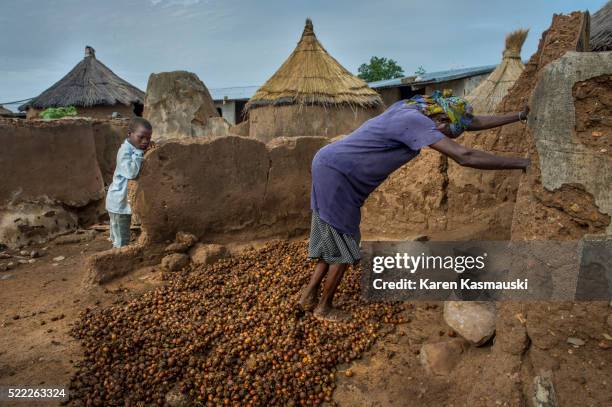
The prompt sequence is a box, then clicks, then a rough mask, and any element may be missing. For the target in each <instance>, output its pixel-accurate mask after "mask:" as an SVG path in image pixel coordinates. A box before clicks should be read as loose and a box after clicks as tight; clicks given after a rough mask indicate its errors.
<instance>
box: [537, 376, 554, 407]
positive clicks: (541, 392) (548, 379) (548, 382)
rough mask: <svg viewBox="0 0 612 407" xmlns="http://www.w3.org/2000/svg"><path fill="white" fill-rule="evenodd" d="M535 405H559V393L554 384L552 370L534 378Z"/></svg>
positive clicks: (542, 406) (550, 406)
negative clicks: (556, 391)
mask: <svg viewBox="0 0 612 407" xmlns="http://www.w3.org/2000/svg"><path fill="white" fill-rule="evenodd" d="M533 405H534V406H535V407H557V405H558V404H557V394H556V393H555V388H554V387H553V384H552V372H551V371H546V372H543V373H542V374H541V375H539V376H536V377H534V379H533Z"/></svg>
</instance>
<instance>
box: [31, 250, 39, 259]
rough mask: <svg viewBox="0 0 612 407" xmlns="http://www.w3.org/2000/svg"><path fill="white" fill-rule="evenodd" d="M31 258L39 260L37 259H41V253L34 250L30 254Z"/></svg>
mask: <svg viewBox="0 0 612 407" xmlns="http://www.w3.org/2000/svg"><path fill="white" fill-rule="evenodd" d="M30 257H31V258H33V259H35V258H37V257H40V253H39V252H38V251H36V250H32V251H31V252H30Z"/></svg>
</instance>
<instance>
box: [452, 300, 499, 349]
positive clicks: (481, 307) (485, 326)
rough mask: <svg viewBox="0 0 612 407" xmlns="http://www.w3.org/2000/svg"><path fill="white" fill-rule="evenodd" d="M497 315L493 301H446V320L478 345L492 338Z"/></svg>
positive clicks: (460, 333) (456, 330)
mask: <svg viewBox="0 0 612 407" xmlns="http://www.w3.org/2000/svg"><path fill="white" fill-rule="evenodd" d="M496 316H497V312H496V309H495V303H493V302H481V301H478V302H477V301H446V302H445V303H444V321H445V322H446V323H447V324H448V325H449V326H450V327H451V328H453V329H454V330H455V332H457V333H458V334H459V335H461V336H462V337H463V338H465V339H467V340H468V341H469V342H471V343H472V344H474V345H476V346H480V345H482V344H484V343H485V342H487V341H488V340H489V339H491V337H492V336H493V334H494V333H495V320H496Z"/></svg>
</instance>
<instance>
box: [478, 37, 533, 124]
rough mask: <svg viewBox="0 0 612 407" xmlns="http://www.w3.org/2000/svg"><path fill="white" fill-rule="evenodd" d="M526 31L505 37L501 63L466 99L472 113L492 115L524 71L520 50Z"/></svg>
mask: <svg viewBox="0 0 612 407" xmlns="http://www.w3.org/2000/svg"><path fill="white" fill-rule="evenodd" d="M528 32H529V30H527V29H519V30H516V31H513V32H511V33H510V34H508V35H506V48H505V49H504V52H503V54H502V55H503V58H502V61H501V63H500V64H499V65H497V67H496V68H495V70H494V71H493V72H491V74H490V75H489V76H488V77H487V78H486V79H485V80H483V81H482V82H481V83H480V84H479V85H478V86H477V87H476V88H475V89H474V90H473V91H472V92H471V93H470V94H469V95H468V96H466V99H467V100H468V101H469V102H470V103H471V104H472V106H473V107H474V113H476V114H487V113H493V112H494V111H495V109H496V107H497V105H498V104H499V103H500V102H501V101H502V99H503V98H504V97H505V96H506V95H507V94H508V90H509V89H510V88H511V87H512V85H514V82H516V80H517V79H518V77H519V76H520V75H521V73H522V72H523V69H525V66H524V65H523V63H522V62H521V48H522V47H523V43H524V42H525V39H526V38H527V33H528Z"/></svg>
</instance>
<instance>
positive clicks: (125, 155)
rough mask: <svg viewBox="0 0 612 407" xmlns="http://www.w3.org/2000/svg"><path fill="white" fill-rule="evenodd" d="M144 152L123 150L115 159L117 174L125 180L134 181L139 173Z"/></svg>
mask: <svg viewBox="0 0 612 407" xmlns="http://www.w3.org/2000/svg"><path fill="white" fill-rule="evenodd" d="M143 157H144V151H142V150H134V151H130V150H128V149H125V150H123V151H122V152H121V153H120V154H119V157H117V172H118V173H119V174H120V175H122V176H124V177H125V178H127V179H134V178H136V177H137V176H138V173H139V172H140V166H141V165H142V159H143Z"/></svg>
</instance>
